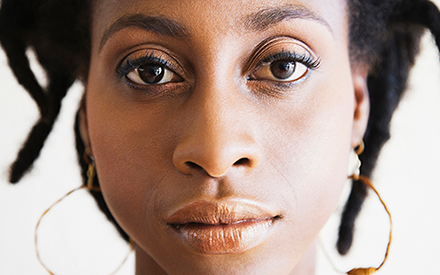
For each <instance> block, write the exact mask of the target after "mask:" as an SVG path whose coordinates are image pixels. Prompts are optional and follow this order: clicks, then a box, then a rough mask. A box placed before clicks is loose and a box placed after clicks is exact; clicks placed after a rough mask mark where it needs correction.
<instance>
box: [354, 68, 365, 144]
mask: <svg viewBox="0 0 440 275" xmlns="http://www.w3.org/2000/svg"><path fill="white" fill-rule="evenodd" d="M367 75H368V70H367V69H364V68H363V69H360V68H358V69H355V70H353V75H352V79H353V87H354V101H355V102H354V112H353V131H352V136H351V146H352V147H353V148H355V147H357V146H358V145H359V144H360V142H361V140H362V139H363V137H364V134H365V131H366V130H367V124H368V117H369V114H370V98H369V95H368V85H367Z"/></svg>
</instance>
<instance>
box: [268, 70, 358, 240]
mask: <svg viewBox="0 0 440 275" xmlns="http://www.w3.org/2000/svg"><path fill="white" fill-rule="evenodd" d="M347 79H348V80H349V79H351V75H350V72H349V70H346V71H345V72H340V76H339V77H333V76H332V77H329V78H328V79H325V81H320V82H319V83H324V84H317V85H314V86H313V87H312V88H311V90H313V91H315V92H313V93H312V94H313V96H311V97H310V98H308V100H307V102H306V103H305V104H303V103H302V104H301V106H298V108H296V109H295V108H294V109H295V111H294V112H290V113H289V112H287V111H286V110H287V109H288V108H292V106H291V105H289V106H286V107H284V108H279V109H278V110H279V113H278V114H275V117H281V118H283V119H282V120H281V121H278V122H275V121H272V122H271V123H272V124H268V125H272V127H273V128H272V129H270V130H269V131H267V134H268V135H269V136H270V138H269V139H270V140H272V142H271V143H268V144H271V146H270V147H268V149H267V152H269V151H270V152H272V153H271V154H272V158H273V159H275V160H276V162H275V163H276V165H277V166H278V171H282V173H283V177H284V178H285V179H286V180H285V184H284V185H285V190H287V191H285V193H286V194H288V196H287V195H286V204H289V205H290V207H289V208H287V210H286V211H287V216H289V217H291V219H292V220H291V221H292V225H293V226H294V227H293V228H294V230H293V231H291V232H292V236H291V237H292V238H291V239H292V240H298V237H295V234H303V235H302V236H303V238H302V239H300V241H301V242H303V245H305V244H307V243H309V244H310V243H311V242H312V241H313V240H314V239H315V238H316V235H317V234H318V233H319V231H320V229H321V228H322V226H323V225H324V224H325V222H326V221H327V219H328V217H329V215H330V214H331V213H332V212H333V210H334V209H335V207H336V204H337V201H338V200H339V197H340V194H341V191H342V188H343V186H344V183H345V182H346V180H347V176H348V175H347V168H348V167H347V165H348V159H349V152H350V150H351V146H350V145H351V133H352V125H353V110H354V94H353V87H352V85H351V82H350V81H347ZM286 114H290V115H289V116H287V117H286ZM273 141H276V142H273ZM273 152H275V154H276V155H273ZM268 154H269V153H268ZM289 199H290V201H289Z"/></svg>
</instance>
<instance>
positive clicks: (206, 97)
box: [173, 89, 261, 178]
mask: <svg viewBox="0 0 440 275" xmlns="http://www.w3.org/2000/svg"><path fill="white" fill-rule="evenodd" d="M215 90H216V89H210V90H208V91H206V90H205V92H202V93H199V94H198V95H197V94H196V91H195V92H194V94H193V95H194V97H193V98H191V100H190V102H188V103H190V104H187V106H188V107H187V109H188V110H189V111H188V113H189V115H187V116H186V119H185V129H184V130H183V134H182V136H181V138H180V139H179V142H178V144H177V146H176V148H175V151H174V154H173V162H174V166H175V167H176V168H177V169H178V170H179V171H180V172H181V173H183V174H185V175H193V174H195V173H198V172H202V173H206V174H207V175H208V176H210V177H213V178H218V177H222V176H224V175H225V174H226V173H227V171H228V170H230V169H233V170H240V171H244V172H250V171H252V170H253V169H255V167H257V166H258V164H259V162H260V158H261V151H260V148H259V146H258V144H257V142H256V140H255V136H254V134H255V133H253V128H254V127H253V125H254V124H255V121H254V120H253V119H252V115H250V114H249V112H247V113H246V110H247V111H248V108H247V105H246V103H245V102H243V100H239V99H238V98H239V97H240V96H239V94H238V96H237V94H236V96H233V95H231V93H224V89H223V91H219V92H218V93H216V92H215ZM228 94H229V96H228Z"/></svg>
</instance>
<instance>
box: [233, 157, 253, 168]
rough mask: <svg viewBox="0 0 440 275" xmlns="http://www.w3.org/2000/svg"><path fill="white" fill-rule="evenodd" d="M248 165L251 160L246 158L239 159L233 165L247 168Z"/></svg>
mask: <svg viewBox="0 0 440 275" xmlns="http://www.w3.org/2000/svg"><path fill="white" fill-rule="evenodd" d="M250 164H251V160H250V159H248V158H241V159H239V160H237V161H236V162H235V163H234V165H235V166H249V165H250Z"/></svg>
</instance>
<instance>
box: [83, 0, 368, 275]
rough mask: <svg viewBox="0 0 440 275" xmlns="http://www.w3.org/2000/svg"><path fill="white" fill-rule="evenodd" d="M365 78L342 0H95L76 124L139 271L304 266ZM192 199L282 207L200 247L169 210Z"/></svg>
mask: <svg viewBox="0 0 440 275" xmlns="http://www.w3.org/2000/svg"><path fill="white" fill-rule="evenodd" d="M170 7H173V8H172V9H171V8H170ZM263 9H265V12H263V13H262V12H261V11H262V10H263ZM267 14H271V15H272V16H268V17H267V16H265V15H267ZM132 15H136V16H134V17H133V16H132ZM275 15H279V16H278V17H277V16H275ZM158 18H159V19H160V20H158ZM274 18H281V19H280V20H276V19H274ZM128 19H129V20H128ZM116 22H118V23H116ZM146 22H147V23H146ZM115 23H116V24H115ZM164 26H165V27H164ZM170 30H171V31H170ZM292 56H294V58H295V59H293V57H292ZM268 58H269V59H268ZM280 61H282V62H281V63H280ZM276 62H278V63H276ZM318 63H319V65H318ZM274 64H275V65H277V66H278V65H280V64H281V65H280V66H281V67H275V65H274ZM289 66H290V67H289ZM121 68H122V69H121ZM277 68H278V70H277ZM292 68H294V69H292ZM145 70H147V73H145ZM148 70H150V71H148ZM151 70H153V71H151ZM365 76H366V69H365V67H363V66H362V65H361V64H357V63H356V62H353V61H351V60H350V59H349V52H348V24H347V14H346V6H345V1H343V0H338V1H323V0H315V1H305V0H301V1H246V2H244V1H238V0H237V1H226V2H225V1H197V0H189V1H177V0H176V1H173V0H167V1H145V0H132V1H128V2H127V1H124V2H121V1H117V0H106V1H96V3H95V4H94V12H93V23H92V52H91V63H90V70H89V77H88V82H87V83H86V87H87V91H86V98H85V103H86V104H85V106H86V107H85V110H83V121H82V136H83V139H84V142H85V143H86V144H87V145H88V146H90V148H91V150H92V153H93V156H94V158H95V161H96V170H97V173H98V177H99V180H100V184H101V189H102V193H103V195H104V198H105V200H106V202H107V204H108V206H109V208H110V210H111V212H112V214H113V215H114V217H115V218H116V220H117V221H118V223H119V224H120V225H121V227H122V228H123V229H124V230H125V231H126V232H127V233H128V235H129V236H130V237H131V238H132V239H133V241H134V242H135V251H136V274H138V275H141V274H313V273H314V254H315V251H314V245H313V244H314V241H315V240H316V238H317V235H318V233H319V232H320V230H321V228H322V226H323V225H324V224H325V222H326V221H327V219H328V217H329V216H330V214H331V213H332V211H333V210H334V208H335V207H336V203H337V201H338V198H339V196H340V193H341V189H342V186H343V185H344V183H345V181H346V180H347V167H348V166H349V156H350V152H351V151H352V150H353V148H354V147H356V146H357V145H358V144H359V142H360V140H361V139H362V136H363V134H364V132H365V128H366V124H367V120H368V107H369V104H368V91H367V89H366V80H365V79H366V77H365ZM197 201H204V202H209V203H217V204H218V203H230V202H234V203H238V204H241V203H243V204H245V203H250V204H252V205H258V207H259V209H260V208H264V209H265V211H266V212H268V213H270V215H271V216H272V217H275V218H274V222H273V224H271V226H270V228H269V230H268V231H267V232H266V231H265V233H264V234H263V235H262V236H261V238H259V239H258V241H255V242H253V243H252V244H251V245H246V246H243V247H242V246H240V247H239V249H236V250H231V251H229V250H225V249H224V250H222V248H221V247H220V248H215V249H214V248H213V249H211V248H208V249H206V250H200V249H197V248H196V249H195V248H194V247H192V246H191V245H188V243H187V242H185V240H183V239H182V238H181V236H180V235H179V234H175V233H176V232H175V230H174V231H173V228H171V227H170V225H169V224H167V219H168V217H169V216H170V215H171V213H173V212H174V211H176V210H178V209H180V208H182V207H184V206H186V205H189V204H191V203H193V202H197Z"/></svg>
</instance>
